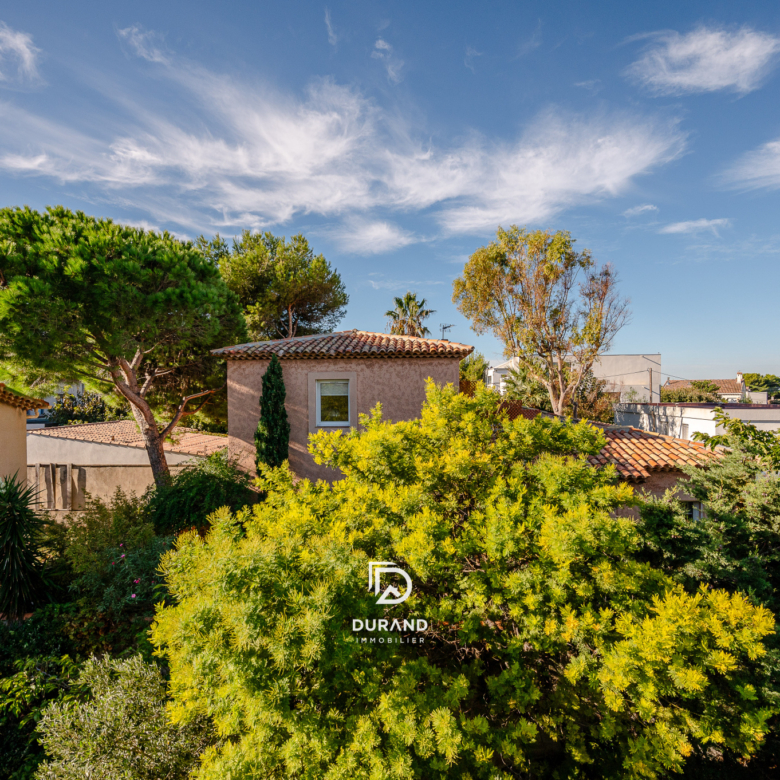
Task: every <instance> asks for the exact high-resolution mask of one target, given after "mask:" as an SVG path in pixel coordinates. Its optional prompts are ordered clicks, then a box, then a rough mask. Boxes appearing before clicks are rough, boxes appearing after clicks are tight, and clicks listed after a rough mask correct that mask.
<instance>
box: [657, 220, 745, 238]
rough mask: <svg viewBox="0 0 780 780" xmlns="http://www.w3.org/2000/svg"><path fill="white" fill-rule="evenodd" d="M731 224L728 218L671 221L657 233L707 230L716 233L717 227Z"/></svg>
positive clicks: (702, 231) (700, 231) (701, 231)
mask: <svg viewBox="0 0 780 780" xmlns="http://www.w3.org/2000/svg"><path fill="white" fill-rule="evenodd" d="M730 224H731V220H730V219H693V220H690V221H689V222H673V223H672V224H671V225H664V227H662V228H661V229H660V230H659V231H658V232H659V233H704V232H709V233H712V234H713V235H715V236H717V235H718V228H722V227H728V226H729V225H730Z"/></svg>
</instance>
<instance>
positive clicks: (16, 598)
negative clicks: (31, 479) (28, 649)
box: [0, 475, 46, 620]
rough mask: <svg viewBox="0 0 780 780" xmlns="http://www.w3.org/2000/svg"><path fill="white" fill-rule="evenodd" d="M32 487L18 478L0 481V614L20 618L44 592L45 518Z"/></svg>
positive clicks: (13, 477) (38, 602) (14, 618)
mask: <svg viewBox="0 0 780 780" xmlns="http://www.w3.org/2000/svg"><path fill="white" fill-rule="evenodd" d="M37 503H38V500H37V493H36V491H35V489H34V488H32V487H26V486H25V484H24V483H23V482H22V481H21V480H20V479H18V478H17V476H16V475H14V476H12V477H4V478H3V479H2V480H0V614H1V615H2V616H3V617H4V618H5V619H6V620H19V619H20V618H21V617H22V616H23V615H24V613H25V612H28V611H30V610H31V609H32V608H34V607H36V606H38V604H40V603H41V602H42V601H43V599H44V598H45V595H46V587H45V582H44V578H43V573H42V569H43V563H42V561H41V553H40V544H41V530H42V528H43V525H44V522H45V521H44V519H43V517H41V516H40V515H38V514H37V513H36V512H35V509H34V506H35V504H37Z"/></svg>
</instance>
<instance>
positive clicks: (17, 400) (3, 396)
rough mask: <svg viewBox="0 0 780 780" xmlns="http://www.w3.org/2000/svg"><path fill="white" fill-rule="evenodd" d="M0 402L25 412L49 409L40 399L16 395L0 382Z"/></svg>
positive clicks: (46, 403)
mask: <svg viewBox="0 0 780 780" xmlns="http://www.w3.org/2000/svg"><path fill="white" fill-rule="evenodd" d="M0 402H2V403H4V404H7V405H8V406H14V407H16V408H17V409H24V410H26V411H30V410H32V409H48V408H49V404H48V402H47V401H44V400H43V399H42V398H30V396H27V395H22V394H21V393H17V392H16V391H15V390H11V388H10V387H6V386H5V384H4V383H3V382H0Z"/></svg>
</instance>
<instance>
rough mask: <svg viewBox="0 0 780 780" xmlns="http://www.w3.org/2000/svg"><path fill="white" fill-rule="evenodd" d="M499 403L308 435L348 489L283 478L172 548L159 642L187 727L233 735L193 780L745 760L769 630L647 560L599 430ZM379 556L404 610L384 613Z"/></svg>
mask: <svg viewBox="0 0 780 780" xmlns="http://www.w3.org/2000/svg"><path fill="white" fill-rule="evenodd" d="M499 402H500V399H499V398H497V397H496V395H495V394H494V393H490V392H488V391H487V390H485V389H480V388H477V392H476V395H475V396H474V397H473V398H469V397H466V396H465V395H460V394H458V393H456V392H455V390H454V389H452V388H445V389H437V388H435V387H434V386H433V385H432V383H431V384H429V387H428V397H427V402H426V404H425V406H424V408H423V411H422V417H421V419H420V420H414V421H408V422H400V423H396V424H390V423H387V422H384V421H383V420H382V419H381V412H380V411H379V410H378V409H377V410H375V411H374V413H373V414H372V416H371V417H366V416H363V417H362V418H361V423H362V425H363V426H364V427H365V430H363V431H354V432H351V433H349V434H347V435H343V434H342V435H338V434H337V435H332V434H328V433H324V434H323V433H320V434H317V435H315V436H314V437H313V438H312V440H311V443H310V450H311V451H312V452H313V454H314V455H315V459H316V461H317V462H318V463H326V464H327V465H329V466H331V467H334V468H339V469H341V470H342V472H343V474H344V478H343V479H341V480H340V481H337V482H335V483H333V484H332V485H329V484H327V483H324V482H320V483H318V484H316V485H313V484H311V483H310V482H308V481H306V480H302V481H300V482H299V483H297V484H293V479H292V475H291V474H290V472H289V470H287V469H286V468H284V467H283V468H281V469H278V470H276V471H270V472H269V473H268V477H267V479H266V481H265V483H264V487H265V489H266V490H267V494H268V496H267V499H266V501H264V502H263V503H262V504H258V505H256V506H255V507H253V509H252V510H251V511H244V512H242V513H240V514H239V515H238V516H233V515H231V513H230V512H228V511H227V510H223V511H221V512H219V513H217V515H216V516H215V518H214V522H213V526H212V528H211V530H210V532H209V533H208V535H207V536H206V538H205V540H204V539H202V538H201V537H200V536H199V535H197V534H195V533H187V534H183V535H182V536H180V537H179V539H178V540H177V549H176V551H175V552H172V553H169V554H168V555H166V556H165V557H164V558H163V563H162V568H163V569H164V571H165V575H166V578H167V581H168V583H169V587H170V589H171V592H172V594H173V595H174V597H175V603H174V604H172V605H170V606H167V607H165V608H161V609H160V610H158V613H157V622H156V624H155V626H154V627H153V640H154V642H155V644H156V645H157V646H158V647H159V649H160V651H161V652H164V653H165V654H166V657H167V658H168V660H169V663H170V667H171V691H172V693H173V696H174V702H173V704H172V706H171V715H172V717H173V719H174V721H175V722H179V723H184V722H187V721H188V719H189V718H190V717H191V714H192V713H195V712H199V713H205V714H209V715H211V716H212V717H213V718H214V719H215V724H216V726H217V728H218V729H219V731H220V734H222V735H224V736H225V738H226V742H225V744H224V746H222V747H220V748H217V749H215V750H213V751H211V752H209V753H208V754H207V755H206V756H205V757H204V763H203V766H202V768H201V769H200V771H199V777H200V778H201V780H212V779H216V778H223V777H251V776H262V777H264V778H269V780H270V779H272V778H280V779H281V778H286V777H297V778H309V779H310V780H314V778H322V777H328V778H330V779H331V780H337V779H339V780H347V779H349V780H352V779H353V778H361V779H363V780H368V778H370V777H388V778H390V777H392V778H425V779H426V780H427V779H428V778H446V777H451V778H455V777H458V778H471V779H472V780H488V778H491V779H493V778H502V780H509V778H510V777H523V776H525V777H531V776H532V777H534V778H536V779H537V780H542V779H543V778H575V777H580V778H584V777H592V778H621V779H622V778H640V777H642V778H653V777H656V778H657V777H665V776H667V774H668V773H670V772H673V771H675V770H679V769H680V768H681V767H682V765H683V764H684V761H685V757H686V756H687V755H688V753H689V752H690V751H691V750H692V749H693V747H694V746H697V745H714V746H717V747H719V748H720V749H724V750H733V751H735V752H737V753H739V754H745V755H749V754H750V753H752V752H753V751H754V750H755V749H756V746H757V743H758V741H759V740H760V739H761V736H762V735H763V734H764V733H765V731H766V725H765V723H766V720H767V718H768V717H769V715H770V714H771V711H772V710H771V708H766V707H763V706H762V705H761V704H759V703H757V702H755V701H754V700H753V698H752V695H753V690H754V686H755V684H756V680H757V677H758V674H757V672H756V667H757V666H758V665H759V664H760V662H761V658H762V656H763V654H764V652H765V649H764V646H763V644H762V639H763V637H764V636H766V635H767V634H769V633H771V632H772V631H773V630H774V620H773V618H772V615H771V614H770V613H769V612H768V611H767V610H766V609H764V608H762V607H756V606H754V605H752V604H750V602H749V601H748V600H747V599H746V598H745V597H743V596H740V595H730V594H728V593H725V592H724V591H722V590H714V589H711V590H703V591H699V592H696V593H695V594H689V593H687V592H686V591H685V590H684V588H683V587H682V586H681V585H680V584H678V583H676V582H675V581H674V580H673V579H672V578H670V577H668V576H666V575H665V574H664V573H663V572H662V571H659V570H658V569H657V568H654V567H652V566H651V565H649V564H648V563H645V562H642V561H639V560H637V550H638V547H639V545H640V539H639V537H638V534H637V531H636V527H635V524H634V522H633V520H631V519H630V518H626V517H619V516H614V514H613V512H614V510H616V509H618V508H619V507H621V506H624V505H626V504H630V503H633V501H634V499H633V494H632V490H631V488H630V487H629V486H628V485H625V484H617V480H616V473H615V471H614V469H613V468H612V467H606V468H604V469H601V470H598V471H597V470H595V469H593V468H591V467H590V466H589V465H588V463H587V460H586V459H585V456H586V455H588V454H593V453H597V452H599V451H600V450H601V448H602V447H603V445H604V438H603V435H602V434H601V433H600V432H599V431H597V430H595V429H594V428H592V427H590V426H588V425H587V424H586V423H579V424H577V425H572V424H570V423H566V422H564V421H561V420H557V419H546V418H542V417H538V418H536V419H534V420H532V421H527V420H524V419H522V418H519V419H517V420H515V421H513V422H510V421H509V420H508V419H507V417H506V416H505V415H502V414H501V413H500V412H499V406H498V404H499ZM370 561H375V562H376V561H383V562H391V561H392V562H394V565H396V566H399V567H401V568H402V569H403V571H405V572H407V573H408V575H409V576H410V577H411V578H412V581H413V584H414V588H413V590H412V594H411V596H410V597H409V598H408V599H407V600H406V601H404V602H403V603H398V604H397V605H395V606H385V604H380V603H379V602H378V601H377V595H376V594H374V593H371V592H367V591H366V575H367V574H368V564H369V562H370ZM387 582H391V580H386V581H385V584H387ZM386 593H388V594H391V593H392V592H391V591H390V589H389V588H388V590H387V591H386ZM399 593H400V591H399ZM356 618H357V619H367V620H368V621H373V620H376V619H380V620H386V621H387V623H386V624H385V625H384V626H382V624H378V630H377V631H376V632H363V633H362V634H361V633H360V632H357V633H356V632H355V624H354V623H353V620H354V619H356ZM394 620H397V621H399V622H398V624H396V627H395V628H396V631H395V632H394V631H393V621H394ZM412 620H413V621H415V626H417V628H420V624H419V623H416V621H418V620H424V621H427V623H428V630H427V632H425V633H422V634H420V633H415V631H413V630H410V628H409V626H408V625H406V624H404V621H412ZM374 627H375V628H377V625H375V626H374ZM371 638H373V639H374V640H375V642H374V643H370V642H368V640H369V639H371ZM401 638H402V639H404V642H403V643H400V642H397V641H396V642H392V643H390V642H389V641H387V640H390V639H395V640H398V639H401ZM361 639H366V640H367V641H366V643H363V642H362V641H356V640H361ZM419 639H423V640H424V642H422V643H421V642H419ZM412 640H415V642H414V643H413V642H412Z"/></svg>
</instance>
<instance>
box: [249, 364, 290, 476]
mask: <svg viewBox="0 0 780 780" xmlns="http://www.w3.org/2000/svg"><path fill="white" fill-rule="evenodd" d="M262 381H263V392H262V395H261V396H260V419H259V420H258V422H257V430H256V431H255V465H256V466H257V469H258V470H260V468H261V464H265V465H266V466H270V467H271V468H276V467H277V466H281V465H282V463H284V462H285V461H286V460H287V458H288V456H289V447H290V423H289V421H288V420H287V410H286V409H285V408H284V400H285V398H286V397H287V391H286V390H285V387H284V376H283V374H282V364H281V363H280V362H279V358H278V357H276V355H272V356H271V361H270V362H269V364H268V368H267V369H266V372H265V374H263V380H262Z"/></svg>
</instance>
